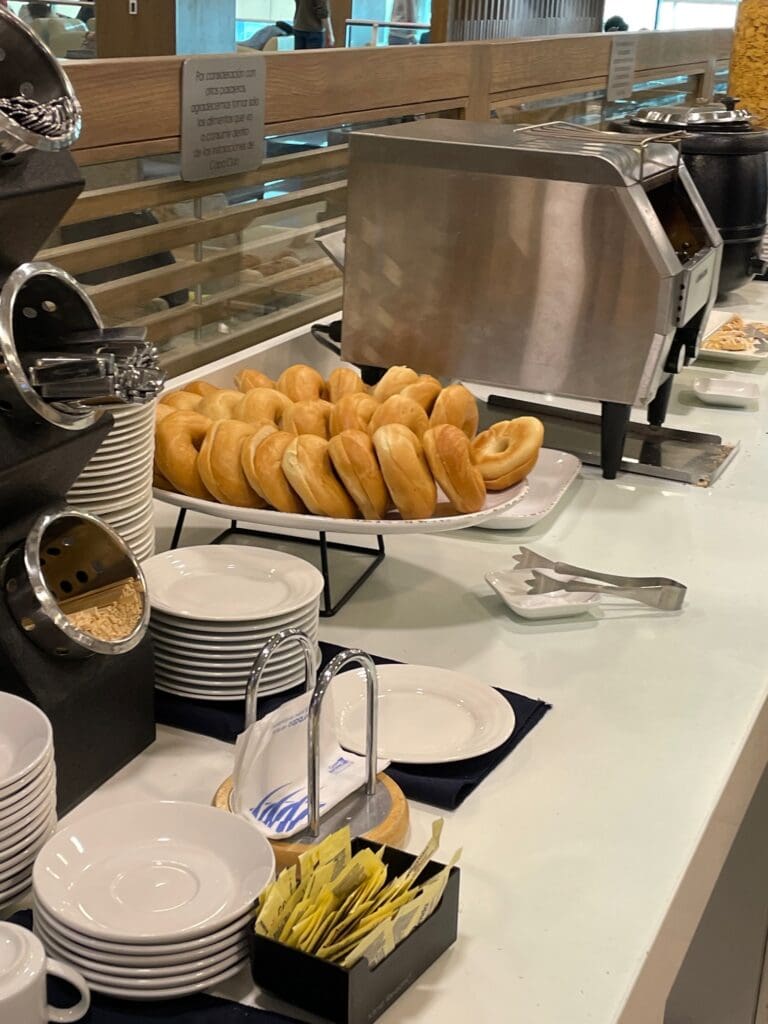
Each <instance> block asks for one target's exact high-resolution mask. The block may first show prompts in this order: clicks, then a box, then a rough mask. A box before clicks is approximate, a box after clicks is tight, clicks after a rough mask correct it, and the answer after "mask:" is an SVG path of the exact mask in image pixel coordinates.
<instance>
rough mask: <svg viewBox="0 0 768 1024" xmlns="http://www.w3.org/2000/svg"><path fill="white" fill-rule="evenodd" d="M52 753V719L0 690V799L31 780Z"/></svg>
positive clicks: (0, 801)
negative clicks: (49, 719) (50, 720)
mask: <svg viewBox="0 0 768 1024" xmlns="http://www.w3.org/2000/svg"><path fill="white" fill-rule="evenodd" d="M52 754H53V733H52V731H51V723H50V722H49V721H48V719H47V718H46V716H45V715H44V714H43V712H42V711H41V710H40V709H39V708H37V707H35V705H34V704H30V702H29V701H27V700H22V699H21V697H14V696H13V694H10V693H5V692H0V803H2V801H3V800H4V799H5V797H7V796H9V795H10V794H12V793H15V792H16V791H17V790H19V789H22V788H23V787H24V786H25V785H26V784H27V782H29V781H31V780H32V779H33V778H34V777H35V776H36V773H37V772H38V771H39V769H40V768H41V767H42V765H43V764H44V762H47V761H48V760H50V758H51V756H52Z"/></svg>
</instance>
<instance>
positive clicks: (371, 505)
mask: <svg viewBox="0 0 768 1024" xmlns="http://www.w3.org/2000/svg"><path fill="white" fill-rule="evenodd" d="M328 454H329V455H330V456H331V462H332V463H333V468H334V469H335V470H336V472H337V473H338V475H339V477H340V478H341V482H342V483H343V484H344V486H345V487H346V489H347V491H348V492H349V494H350V495H351V496H352V500H353V501H354V502H355V504H356V505H357V507H358V508H359V509H360V511H361V512H362V514H363V518H364V519H383V518H384V516H385V515H386V514H387V509H388V508H389V507H390V505H391V503H392V499H391V498H390V496H389V491H388V490H387V485H386V484H385V483H384V477H383V476H382V473H381V469H380V468H379V463H378V460H377V459H376V452H375V451H374V449H373V441H371V438H370V435H369V434H366V433H365V431H363V430H345V431H343V432H342V433H341V434H337V435H336V436H335V437H332V438H331V440H330V441H329V442H328Z"/></svg>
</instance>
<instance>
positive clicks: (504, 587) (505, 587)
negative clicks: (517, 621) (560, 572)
mask: <svg viewBox="0 0 768 1024" xmlns="http://www.w3.org/2000/svg"><path fill="white" fill-rule="evenodd" d="M550 575H554V574H550ZM530 578H531V571H530V569H506V570H502V571H499V572H489V573H487V574H486V577H485V579H486V582H487V583H488V585H489V586H490V587H492V588H493V589H494V590H495V591H496V593H497V594H498V595H499V597H500V598H501V599H502V601H504V603H505V604H506V605H507V606H508V607H509V608H511V609H512V611H513V612H515V614H517V615H520V616H521V617H522V618H524V619H565V618H572V617H573V616H574V615H584V614H585V612H589V611H592V610H593V609H594V608H595V606H596V605H598V604H599V603H600V595H599V594H571V593H568V591H565V590H559V591H558V590H556V591H553V592H552V593H550V594H529V593H528V587H527V585H526V580H529V579H530ZM569 578H570V577H567V576H564V577H562V579H569Z"/></svg>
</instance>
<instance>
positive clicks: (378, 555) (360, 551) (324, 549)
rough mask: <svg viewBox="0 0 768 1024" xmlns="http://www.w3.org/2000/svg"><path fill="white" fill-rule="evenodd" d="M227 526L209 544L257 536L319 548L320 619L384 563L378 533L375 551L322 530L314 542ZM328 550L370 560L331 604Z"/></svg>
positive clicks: (179, 526) (177, 532)
mask: <svg viewBox="0 0 768 1024" xmlns="http://www.w3.org/2000/svg"><path fill="white" fill-rule="evenodd" d="M187 511H188V510H187V509H186V508H181V509H179V514H178V516H177V518H176V526H175V527H174V531H173V537H172V538H171V550H173V549H175V548H176V547H178V544H179V541H180V540H181V533H182V530H183V529H184V520H185V519H186V517H187ZM230 523H231V525H230V527H229V529H227V530H223V531H222V532H221V533H220V534H219V535H218V536H217V537H214V538H213V540H212V541H211V544H224V543H225V542H226V541H227V540H229V538H230V537H258V538H259V539H260V540H280V539H284V540H285V539H287V540H290V542H291V543H292V544H310V545H311V546H312V547H315V548H319V549H320V571H321V572H322V574H323V607H322V608H321V609H320V617H321V618H323V619H328V618H331V617H332V616H333V615H335V614H336V612H338V611H339V610H340V609H341V608H343V607H344V605H345V604H346V603H347V601H348V600H349V599H350V597H352V595H353V594H356V593H357V591H358V590H359V589H360V587H362V585H363V584H364V583H365V581H366V580H367V579H368V578H369V577H370V576H372V575H373V573H374V572H375V571H376V568H377V567H378V566H379V565H381V563H382V562H383V561H384V556H385V555H386V551H385V549H384V538H383V537H382V536H381V534H376V547H375V548H367V547H366V548H363V547H357V545H355V544H340V543H339V542H338V541H330V540H328V537H327V535H326V534H325V533H324V532H323V531H322V530H320V531H318V539H317V540H315V539H314V538H312V537H297V536H295V535H294V534H278V533H270V532H269V531H268V530H250V529H246V528H245V527H242V526H238V525H237V520H236V519H231V520H230ZM329 551H343V552H346V553H351V554H355V555H367V556H369V557H370V558H371V561H370V562H369V563H368V565H367V566H366V567H365V569H364V570H363V572H362V573H361V574H360V575H359V576H358V577H357V578H356V579H355V581H354V583H352V585H351V586H350V587H348V588H347V590H345V591H344V593H343V594H342V595H341V597H340V598H339V599H338V600H337V601H336V603H335V604H334V601H333V589H332V586H331V571H330V563H329V558H328V552H329Z"/></svg>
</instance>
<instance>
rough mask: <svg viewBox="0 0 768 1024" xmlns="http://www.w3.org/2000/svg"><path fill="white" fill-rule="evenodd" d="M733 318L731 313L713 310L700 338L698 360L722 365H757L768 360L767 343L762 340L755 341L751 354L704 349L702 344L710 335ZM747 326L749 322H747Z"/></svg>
mask: <svg viewBox="0 0 768 1024" xmlns="http://www.w3.org/2000/svg"><path fill="white" fill-rule="evenodd" d="M732 317H733V313H729V312H727V311H726V310H721V309H713V310H712V312H711V313H710V315H709V319H708V320H707V326H706V327H705V329H704V337H703V338H702V342H701V345H700V346H699V354H698V356H697V361H698V360H699V359H711V360H712V361H713V362H722V363H759V362H761V361H762V360H763V359H766V358H768V342H765V341H764V340H763V339H762V338H756V339H755V348H754V350H753V351H752V352H722V351H720V350H718V349H709V348H705V347H704V344H705V342H706V340H707V338H709V337H710V336H711V335H713V334H715V332H716V331H719V330H720V328H721V327H722V326H723V324H726V323H727V322H728V321H729V320H730V319H731V318H732ZM747 326H749V321H747Z"/></svg>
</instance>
